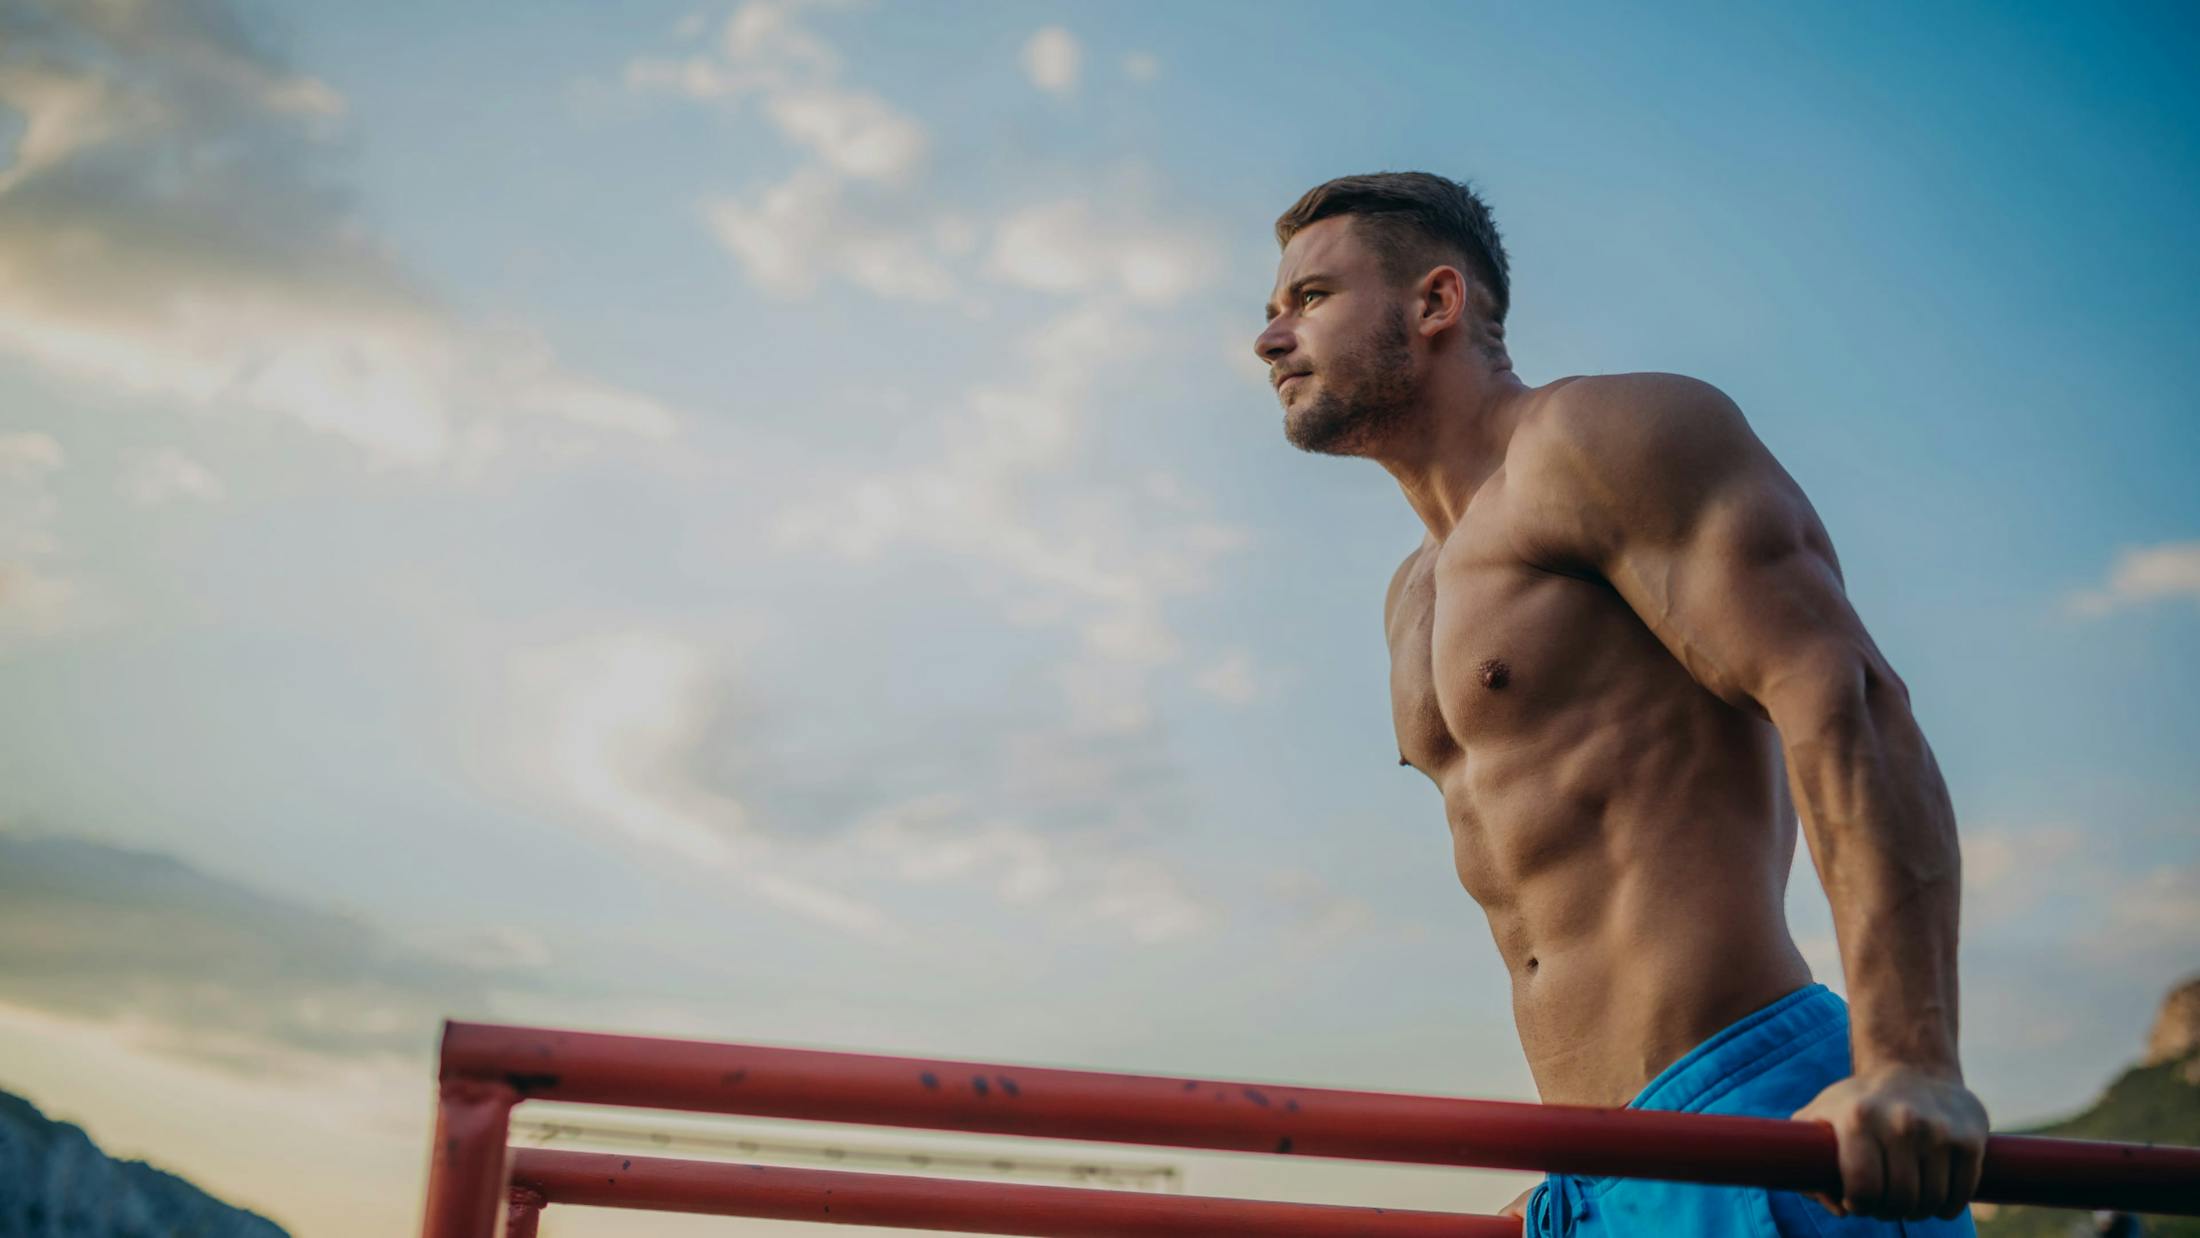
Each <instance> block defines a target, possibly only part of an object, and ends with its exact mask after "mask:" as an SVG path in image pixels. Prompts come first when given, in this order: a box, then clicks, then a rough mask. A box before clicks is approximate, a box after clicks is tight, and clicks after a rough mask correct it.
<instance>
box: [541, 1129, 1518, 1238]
mask: <svg viewBox="0 0 2200 1238" xmlns="http://www.w3.org/2000/svg"><path fill="white" fill-rule="evenodd" d="M512 1180H513V1181H514V1182H518V1183H523V1184H525V1185H526V1186H529V1187H532V1188H534V1189H535V1190H537V1191H540V1192H541V1193H542V1197H543V1198H544V1199H545V1200H546V1201H547V1202H549V1203H554V1204H593V1205H596V1206H598V1207H609V1208H647V1209H653V1210H656V1211H661V1212H697V1213H705V1214H708V1215H711V1216H736V1217H769V1218H772V1219H774V1220H780V1221H817V1222H823V1223H826V1224H836V1225H893V1226H899V1227H901V1228H903V1229H947V1230H956V1231H958V1232H961V1233H970V1234H1024V1235H1035V1236H1037V1238H1121V1235H1124V1234H1138V1235H1140V1236H1141V1238H1216V1236H1217V1235H1243V1236H1245V1238H1520V1222H1518V1221H1515V1220H1512V1219H1510V1218H1508V1217H1478V1216H1465V1215H1461V1214H1457V1213H1449V1212H1407V1211H1400V1210H1399V1209H1396V1208H1351V1207H1340V1206H1337V1205H1333V1204H1287V1203H1277V1202H1274V1201H1270V1200H1252V1199H1211V1198H1205V1197H1201V1196H1186V1195H1153V1194H1148V1193H1146V1192H1143V1191H1096V1190H1089V1189H1086V1188H1083V1187H1064V1186H1011V1185H1007V1184H1004V1183H998V1182H959V1181H956V1180H954V1179H951V1178H918V1177H909V1176H906V1175H902V1174H869V1173H848V1172H846V1171H844V1170H833V1169H789V1168H786V1167H784V1166H778V1165H736V1164H728V1163H725V1162H722V1161H676V1160H663V1159H658V1158H651V1157H639V1156H620V1155H617V1154H615V1153H597V1152H555V1151H551V1150H548V1149H544V1148H521V1149H519V1150H518V1151H517V1154H516V1155H515V1157H514V1159H513V1164H512Z"/></svg>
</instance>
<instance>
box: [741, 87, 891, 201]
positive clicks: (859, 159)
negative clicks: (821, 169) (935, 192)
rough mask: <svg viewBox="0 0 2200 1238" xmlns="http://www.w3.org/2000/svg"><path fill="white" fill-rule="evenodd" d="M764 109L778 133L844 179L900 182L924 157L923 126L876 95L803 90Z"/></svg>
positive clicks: (771, 102) (781, 96) (771, 103)
mask: <svg viewBox="0 0 2200 1238" xmlns="http://www.w3.org/2000/svg"><path fill="white" fill-rule="evenodd" d="M766 107H767V110H768V111H769V113H770V115H771V118H772V120H773V121H775V122H776V123H777V124H778V125H779V129H780V132H782V133H784V134H786V135H787V136H788V137H789V138H790V139H792V140H794V141H796V142H799V143H801V144H802V145H804V146H807V147H809V148H810V149H811V150H813V151H815V152H816V153H817V155H818V157H819V158H820V159H823V160H824V161H825V164H826V166H828V167H831V168H832V169H833V170H835V171H837V172H842V173H845V174H847V175H849V176H854V177H861V178H864V179H867V180H884V181H894V180H900V179H902V178H904V177H906V176H908V175H909V173H910V172H912V171H914V170H915V168H916V166H917V164H918V163H919V162H920V161H921V160H922V159H923V158H924V150H925V145H926V141H927V139H926V137H925V132H924V127H923V126H922V125H919V124H918V123H917V122H916V121H914V120H911V119H910V118H909V117H907V116H905V115H903V114H901V113H900V112H897V111H895V110H894V109H893V108H892V107H890V106H888V105H887V104H886V102H885V101H884V100H882V99H880V98H878V97H877V96H875V95H870V94H864V93H861V92H857V91H845V90H804V91H799V92H788V93H784V94H780V95H777V96H775V97H774V98H772V99H771V100H770V101H769V103H767V104H766Z"/></svg>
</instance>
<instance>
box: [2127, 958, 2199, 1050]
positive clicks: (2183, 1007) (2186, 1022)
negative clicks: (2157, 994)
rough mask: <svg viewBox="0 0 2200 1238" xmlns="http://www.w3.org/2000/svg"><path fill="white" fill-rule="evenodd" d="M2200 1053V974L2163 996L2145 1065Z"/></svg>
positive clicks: (2150, 1035) (2149, 1034) (2148, 1041)
mask: <svg viewBox="0 0 2200 1238" xmlns="http://www.w3.org/2000/svg"><path fill="white" fill-rule="evenodd" d="M2195 1053H2200V976H2194V977H2193V978H2192V979H2190V980H2187V981H2186V982H2184V983H2183V984H2181V985H2178V986H2177V987H2176V988H2174V989H2171V990H2170V991H2169V996H2168V997H2166V998H2163V999H2162V1013H2160V1014H2158V1015H2156V1016H2154V1030H2153V1031H2152V1032H2149V1033H2148V1034H2147V1056H2146V1061H2144V1062H2142V1063H2140V1064H2141V1065H2143V1066H2159V1065H2161V1064H2162V1063H2164V1062H2176V1061H2182V1060H2183V1059H2185V1058H2188V1057H2192V1056H2193V1055H2194V1054H2195Z"/></svg>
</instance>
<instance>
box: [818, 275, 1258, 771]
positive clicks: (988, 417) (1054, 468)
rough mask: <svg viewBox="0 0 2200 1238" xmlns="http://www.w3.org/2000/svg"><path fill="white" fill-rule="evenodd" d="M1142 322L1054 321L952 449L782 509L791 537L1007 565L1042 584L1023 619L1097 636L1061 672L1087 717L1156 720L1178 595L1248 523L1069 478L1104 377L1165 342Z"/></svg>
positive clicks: (957, 431) (1123, 317) (1102, 721)
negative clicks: (929, 551)
mask: <svg viewBox="0 0 2200 1238" xmlns="http://www.w3.org/2000/svg"><path fill="white" fill-rule="evenodd" d="M1136 321H1137V319H1136V315H1134V314H1132V313H1130V312H1128V311H1127V310H1126V309H1125V308H1124V307H1123V306H1122V305H1121V303H1114V302H1107V301H1090V302H1086V303H1084V304H1082V305H1081V306H1079V307H1078V308H1075V309H1073V310H1070V311H1069V312H1067V313H1064V314H1062V315H1060V316H1058V317H1056V318H1055V319H1053V320H1051V321H1049V322H1046V323H1043V324H1042V325H1040V326H1039V327H1038V328H1036V329H1035V330H1033V331H1032V332H1031V333H1030V334H1028V335H1027V336H1026V337H1025V338H1024V340H1023V341H1022V344H1021V348H1020V349H1019V351H1020V353H1021V357H1022V361H1023V370H1024V372H1023V374H1022V375H1020V376H1019V377H1017V378H1015V379H1011V380H1008V381H990V382H983V383H979V384H977V385H975V386H973V387H972V388H971V389H970V390H969V391H968V392H967V393H966V396H965V400H964V402H963V404H962V405H961V407H959V408H957V409H955V410H953V411H952V412H951V413H950V414H949V416H948V418H947V420H946V423H945V424H944V425H943V426H942V427H941V429H940V431H939V434H938V439H939V441H940V443H941V446H942V450H941V451H940V453H939V454H938V456H936V457H934V458H930V459H918V460H912V461H909V462H907V463H906V464H905V465H904V466H902V467H900V468H898V469H896V470H894V471H892V472H884V473H878V474H873V475H868V476H855V477H846V478H839V479H834V480H833V481H832V483H831V484H830V485H828V486H825V487H822V488H821V489H820V491H819V493H822V494H826V495H829V496H830V497H829V498H827V499H822V500H805V501H803V502H800V503H797V504H796V505H794V506H792V507H790V508H789V509H788V510H786V511H785V512H784V513H783V514H782V517H781V520H780V524H779V528H778V539H779V541H780V543H781V545H782V546H784V547H786V548H788V549H801V548H823V549H827V550H831V551H834V552H836V553H839V554H842V555H844V556H846V557H849V558H853V559H863V558H867V557H869V556H871V555H875V554H877V553H878V552H879V551H880V550H881V549H883V548H884V547H886V546H889V545H892V544H894V543H896V542H899V541H905V540H906V541H913V542H919V543H925V544H929V545H933V546H937V547H940V548H942V549H946V550H949V551H953V552H956V553H959V554H963V555H967V556H970V557H973V558H976V559H979V560H981V561H984V562H987V563H989V564H991V565H993V566H995V567H997V568H1000V569H1005V570H1006V571H1007V572H1009V573H1010V574H1011V578H1012V579H1015V580H1018V581H1021V582H1022V583H1023V585H1024V586H1025V587H1026V588H1027V589H1028V590H1030V591H1032V592H1033V593H1035V594H1036V595H1038V596H1037V597H1036V598H1034V597H1031V596H1020V597H1015V598H1012V599H1011V600H1010V602H1009V607H1008V608H1009V610H1010V611H1011V614H1012V617H1020V618H1029V617H1031V616H1034V615H1053V616H1057V617H1061V618H1063V619H1066V620H1069V621H1071V622H1074V623H1075V625H1076V627H1077V630H1078V632H1079V635H1080V637H1081V650H1080V652H1079V654H1078V655H1077V656H1076V657H1074V658H1072V659H1071V660H1070V661H1069V662H1067V663H1065V664H1064V665H1063V666H1062V667H1061V668H1060V670H1059V671H1058V682H1059V685H1060V687H1061V688H1062V690H1063V692H1064V699H1065V701H1066V702H1067V703H1068V704H1069V705H1070V706H1071V708H1072V709H1073V710H1074V711H1076V714H1077V716H1078V717H1079V718H1081V719H1083V720H1085V721H1087V722H1090V723H1091V724H1093V725H1095V726H1098V727H1101V728H1103V729H1113V730H1121V729H1127V728H1134V727H1137V726H1140V725H1143V724H1144V722H1145V721H1146V719H1147V718H1148V716H1149V709H1148V706H1147V704H1146V702H1145V691H1146V681H1145V674H1146V673H1147V672H1148V671H1149V670H1150V669H1151V668H1152V667H1154V666H1157V665H1160V664H1163V663H1165V662H1167V661H1169V660H1170V659H1172V658H1174V657H1175V656H1176V654H1177V648H1178V643H1177V641H1176V639H1175V637H1174V635H1173V634H1172V633H1171V632H1170V631H1169V629H1168V626H1167V624H1166V621H1165V619H1164V616H1163V611H1164V606H1165V603H1166V600H1167V598H1168V597H1170V596H1171V595H1175V594H1182V593H1192V592H1197V591H1200V590H1202V589H1204V588H1206V587H1207V586H1208V585H1209V584H1210V583H1211V581H1212V578H1213V565H1214V563H1215V561H1216V560H1217V559H1218V558H1219V557H1220V556H1222V555H1225V554H1228V553H1230V552H1231V551H1232V550H1235V549H1236V548H1237V547H1238V546H1240V545H1242V544H1243V543H1244V541H1245V534H1244V533H1243V531H1241V530H1239V529H1236V528H1233V527H1231V526H1229V525H1226V524H1222V523H1220V522H1217V521H1215V520H1213V519H1212V518H1210V517H1208V516H1206V515H1205V514H1204V513H1203V512H1201V511H1200V510H1198V508H1199V505H1198V501H1197V500H1196V499H1193V498H1191V497H1190V496H1188V495H1179V499H1178V502H1177V503H1176V504H1174V505H1169V504H1154V503H1151V502H1142V501H1140V499H1139V497H1138V496H1136V495H1135V494H1132V493H1126V492H1124V491H1122V490H1120V489H1117V488H1115V487H1111V486H1106V485H1091V484H1086V485H1077V486H1067V485H1063V484H1061V483H1062V481H1063V479H1062V477H1061V475H1062V474H1063V473H1064V472H1065V471H1066V470H1067V469H1069V467H1070V466H1071V465H1072V464H1073V463H1075V460H1076V457H1075V448H1076V446H1077V444H1078V443H1079V442H1080V441H1081V440H1082V439H1083V437H1084V435H1085V433H1086V431H1087V420H1088V413H1087V404H1088V401H1089V400H1090V399H1091V398H1092V395H1093V389H1094V387H1095V385H1096V384H1097V383H1098V382H1099V380H1100V379H1101V378H1102V377H1103V375H1105V374H1108V373H1111V372H1117V371H1121V370H1124V369H1125V368H1126V367H1128V366H1130V365H1132V364H1134V363H1135V361H1136V359H1137V358H1138V356H1139V355H1140V354H1141V353H1143V352H1144V351H1145V350H1146V349H1148V348H1149V347H1150V346H1151V342H1152V341H1151V339H1150V338H1149V337H1147V336H1145V335H1144V334H1143V333H1142V332H1140V331H1139V330H1138V329H1137V328H1136V327H1135V325H1134V324H1135V323H1136ZM1042 479H1045V480H1047V481H1048V484H1047V485H1045V486H1041V485H1039V484H1038V483H1039V482H1041V481H1042ZM1186 503H1189V504H1191V507H1192V509H1191V510H1185V509H1184V504H1186ZM1050 598H1051V599H1058V600H1059V601H1060V602H1062V603H1066V605H1065V604H1050V603H1049V602H1048V601H1047V599H1050Z"/></svg>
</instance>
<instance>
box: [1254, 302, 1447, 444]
mask: <svg viewBox="0 0 2200 1238" xmlns="http://www.w3.org/2000/svg"><path fill="white" fill-rule="evenodd" d="M1317 381H1318V382H1319V383H1320V387H1319V388H1318V389H1317V390H1316V391H1315V393H1314V396H1313V398H1312V399H1311V400H1309V401H1307V402H1306V403H1305V404H1303V405H1301V406H1300V407H1299V408H1297V409H1295V410H1287V411H1285V413H1284V415H1283V436H1284V438H1286V439H1288V440H1289V441H1290V443H1291V445H1292V446H1293V447H1296V448H1298V449H1299V450H1300V451H1310V452H1314V453H1317V454H1319V455H1325V456H1357V455H1365V454H1366V453H1367V451H1368V450H1369V449H1370V448H1372V447H1374V446H1375V445H1376V444H1378V443H1380V442H1381V441H1382V440H1383V439H1384V438H1386V437H1388V436H1389V434H1390V432H1391V431H1392V430H1393V429H1395V428H1396V427H1397V426H1398V425H1399V424H1400V423H1402V422H1404V421H1405V420H1406V418H1407V417H1408V416H1409V415H1411V413H1412V411H1413V404H1414V399H1413V397H1414V395H1415V394H1416V390H1415V387H1416V384H1415V383H1414V378H1413V351H1412V349H1411V347H1410V346H1409V345H1408V343H1407V336H1406V312H1405V310H1404V309H1403V308H1401V307H1399V306H1395V305H1394V306H1392V307H1391V309H1390V313H1389V314H1387V315H1386V316H1385V317H1384V318H1383V320H1382V321H1381V322H1380V323H1377V324H1376V326H1375V329H1374V331H1372V332H1371V333H1369V335H1368V338H1366V339H1365V340H1362V341H1360V342H1359V343H1357V344H1355V345H1353V346H1352V347H1351V348H1350V349H1348V350H1346V351H1345V353H1344V354H1343V355H1341V356H1339V357H1338V358H1337V359H1336V360H1334V361H1331V362H1329V363H1328V364H1326V365H1324V366H1322V367H1321V374H1320V377H1319V379H1318V380H1317Z"/></svg>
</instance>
